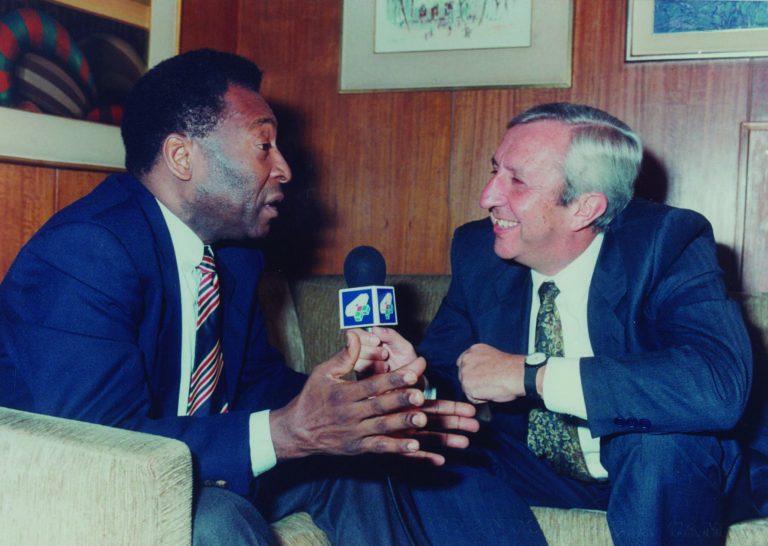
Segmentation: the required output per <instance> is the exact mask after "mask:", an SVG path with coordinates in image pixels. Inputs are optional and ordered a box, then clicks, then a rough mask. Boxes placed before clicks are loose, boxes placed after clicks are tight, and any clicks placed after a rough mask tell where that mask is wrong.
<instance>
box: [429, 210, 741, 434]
mask: <svg viewBox="0 0 768 546" xmlns="http://www.w3.org/2000/svg"><path fill="white" fill-rule="evenodd" d="M493 245H494V234H493V230H492V226H491V223H490V220H481V221H477V222H472V223H469V224H466V225H464V226H462V227H460V228H459V229H458V230H457V231H456V233H455V235H454V239H453V244H452V248H451V265H452V281H451V285H450V288H449V290H448V293H447V295H446V297H445V300H444V301H443V303H442V305H441V307H440V309H439V310H438V312H437V315H436V317H435V319H434V321H433V323H432V324H431V325H430V327H429V329H428V331H427V333H426V335H425V338H424V340H423V341H422V343H421V344H420V345H419V347H418V352H419V353H420V354H422V355H423V356H425V357H426V359H427V362H428V377H429V380H430V382H431V383H433V384H435V386H437V388H438V393H439V394H440V395H441V397H445V396H446V394H447V393H452V396H453V397H454V398H456V399H460V398H461V397H462V396H463V393H462V391H461V385H460V383H459V381H458V377H457V368H456V360H457V358H458V357H459V355H460V354H461V353H462V352H463V351H465V350H466V349H467V348H469V347H470V346H471V345H473V344H475V343H486V344H488V345H491V346H493V347H495V348H497V349H499V350H501V351H505V352H508V353H513V354H527V353H528V352H529V347H528V339H529V332H528V330H529V320H530V309H531V292H532V290H531V283H532V280H531V274H530V269H528V268H527V267H524V266H521V265H519V264H517V263H515V262H512V261H505V260H502V259H501V258H499V257H498V256H497V255H496V254H495V253H494V250H493ZM587 316H588V321H589V324H588V329H589V336H590V341H591V344H592V348H593V352H594V354H595V356H594V357H590V358H582V359H581V379H582V385H583V390H584V397H585V400H586V408H587V414H588V417H589V425H588V426H589V428H590V430H591V432H592V434H593V436H600V437H603V438H606V437H610V436H611V435H614V434H618V433H625V432H631V431H635V432H643V433H670V432H678V433H700V432H715V431H725V430H729V429H731V428H732V427H734V425H735V424H736V423H737V421H738V420H739V419H740V417H741V415H742V412H743V410H744V407H745V403H746V400H747V397H748V396H749V391H750V384H751V374H752V360H751V349H750V343H749V339H748V336H747V333H746V329H745V327H744V323H743V320H742V317H741V312H740V309H739V307H738V305H737V304H736V303H735V302H733V301H731V300H730V299H728V297H727V294H726V289H725V285H724V283H723V280H722V273H721V270H720V268H719V266H718V262H717V255H716V248H715V243H714V239H713V236H712V230H711V227H710V225H709V223H708V222H707V221H706V219H704V218H703V217H702V216H701V215H699V214H697V213H694V212H691V211H686V210H682V209H676V208H672V207H668V206H664V205H658V204H654V203H650V202H648V201H643V200H638V199H636V200H633V201H632V202H631V203H630V204H629V206H628V207H627V208H626V209H625V210H624V211H623V212H622V213H621V214H620V215H619V216H618V217H617V218H616V219H615V220H614V221H613V222H612V223H611V225H610V227H609V228H608V230H607V231H606V233H605V238H604V240H603V246H602V249H601V251H600V255H599V257H598V260H597V264H596V266H595V271H594V275H593V278H592V283H591V285H590V290H589V299H588V309H587ZM529 404H530V402H529V401H527V400H526V399H525V398H522V399H518V400H517V401H515V402H511V403H507V404H493V405H492V410H493V414H494V418H493V421H492V424H493V425H494V426H496V427H497V428H499V429H501V430H504V431H506V432H507V433H509V434H512V435H514V436H516V437H518V438H520V439H524V438H525V435H526V433H527V410H528V409H529Z"/></svg>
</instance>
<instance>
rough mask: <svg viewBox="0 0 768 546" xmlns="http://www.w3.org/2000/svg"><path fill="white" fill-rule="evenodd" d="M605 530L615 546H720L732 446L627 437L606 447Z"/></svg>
mask: <svg viewBox="0 0 768 546" xmlns="http://www.w3.org/2000/svg"><path fill="white" fill-rule="evenodd" d="M603 449H604V450H606V454H605V456H604V460H605V461H606V469H607V470H608V473H609V475H610V477H611V483H612V489H613V490H612V493H611V499H610V502H609V505H608V525H609V527H610V529H611V536H612V537H613V540H614V543H615V544H616V545H617V546H618V545H623V544H627V545H635V544H644V545H646V544H647V545H653V544H659V545H662V544H663V545H665V546H667V545H676V544H692V545H693V544H695V545H697V546H699V545H706V544H720V543H722V541H723V517H724V510H725V508H726V506H727V502H726V492H727V491H728V490H729V488H731V487H732V486H733V483H734V482H735V481H736V478H737V476H738V468H739V464H740V455H739V452H738V449H737V448H736V446H735V445H734V444H733V443H732V442H721V441H719V440H718V439H717V438H714V437H711V436H697V435H688V434H666V435H656V434H625V435H622V436H617V437H614V438H612V439H611V440H610V441H609V442H607V443H605V444H604V447H603Z"/></svg>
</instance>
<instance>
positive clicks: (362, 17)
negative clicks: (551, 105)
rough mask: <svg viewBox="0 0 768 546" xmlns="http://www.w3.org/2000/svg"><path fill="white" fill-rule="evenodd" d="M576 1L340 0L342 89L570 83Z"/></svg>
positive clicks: (445, 87) (541, 85)
mask: <svg viewBox="0 0 768 546" xmlns="http://www.w3.org/2000/svg"><path fill="white" fill-rule="evenodd" d="M572 21H573V0H503V1H501V0H499V1H488V0H463V1H457V0H439V1H436V2H433V3H426V4H425V3H424V2H421V1H416V0H369V1H365V2H361V1H359V0H343V10H342V36H341V62H340V69H339V91H340V92H342V93H355V92H364V91H414V90H423V89H463V88H477V87H484V88H494V87H496V88H501V87H570V85H571V47H572V28H573V22H572Z"/></svg>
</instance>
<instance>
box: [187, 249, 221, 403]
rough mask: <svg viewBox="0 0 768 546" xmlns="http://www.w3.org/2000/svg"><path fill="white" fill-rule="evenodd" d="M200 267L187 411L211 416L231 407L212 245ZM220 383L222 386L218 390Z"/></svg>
mask: <svg viewBox="0 0 768 546" xmlns="http://www.w3.org/2000/svg"><path fill="white" fill-rule="evenodd" d="M197 269H198V270H199V271H200V274H201V276H200V288H199V290H198V295H197V339H196V342H195V367H194V368H193V370H192V378H191V380H190V385H189V400H188V402H187V414H188V415H194V414H197V415H210V414H211V413H215V412H217V411H220V412H221V413H226V412H227V410H228V407H227V403H226V400H224V398H225V395H224V392H223V391H224V390H225V389H224V388H223V386H224V385H223V381H221V380H222V370H223V368H224V357H223V354H222V351H221V308H220V306H219V302H220V297H219V276H218V275H217V274H216V262H215V261H214V260H213V251H212V250H211V247H210V246H208V245H206V246H205V250H204V252H203V261H202V262H201V263H200V265H199V266H198V267H197ZM219 383H221V388H219V389H216V386H217V384H219ZM217 398H221V400H217Z"/></svg>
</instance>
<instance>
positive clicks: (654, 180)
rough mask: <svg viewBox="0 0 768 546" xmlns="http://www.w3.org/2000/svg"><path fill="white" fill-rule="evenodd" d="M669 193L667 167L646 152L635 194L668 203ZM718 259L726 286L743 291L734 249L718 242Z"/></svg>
mask: <svg viewBox="0 0 768 546" xmlns="http://www.w3.org/2000/svg"><path fill="white" fill-rule="evenodd" d="M668 194H669V177H668V175H667V169H666V167H665V166H664V164H663V163H662V162H661V160H660V159H659V158H657V157H656V156H654V155H653V154H651V153H649V152H648V151H646V152H645V154H644V155H643V163H642V166H641V171H640V176H639V177H638V179H637V183H636V185H635V195H637V196H638V197H643V198H644V199H648V200H649V201H654V202H656V203H666V201H667V196H668ZM717 259H718V262H719V263H720V267H721V268H722V270H723V273H724V275H725V276H724V280H725V286H726V288H727V289H728V290H729V291H730V292H740V291H741V280H740V278H739V277H740V275H739V268H738V261H737V259H736V254H735V253H734V251H733V249H732V248H730V247H728V246H725V245H722V244H718V245H717Z"/></svg>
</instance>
